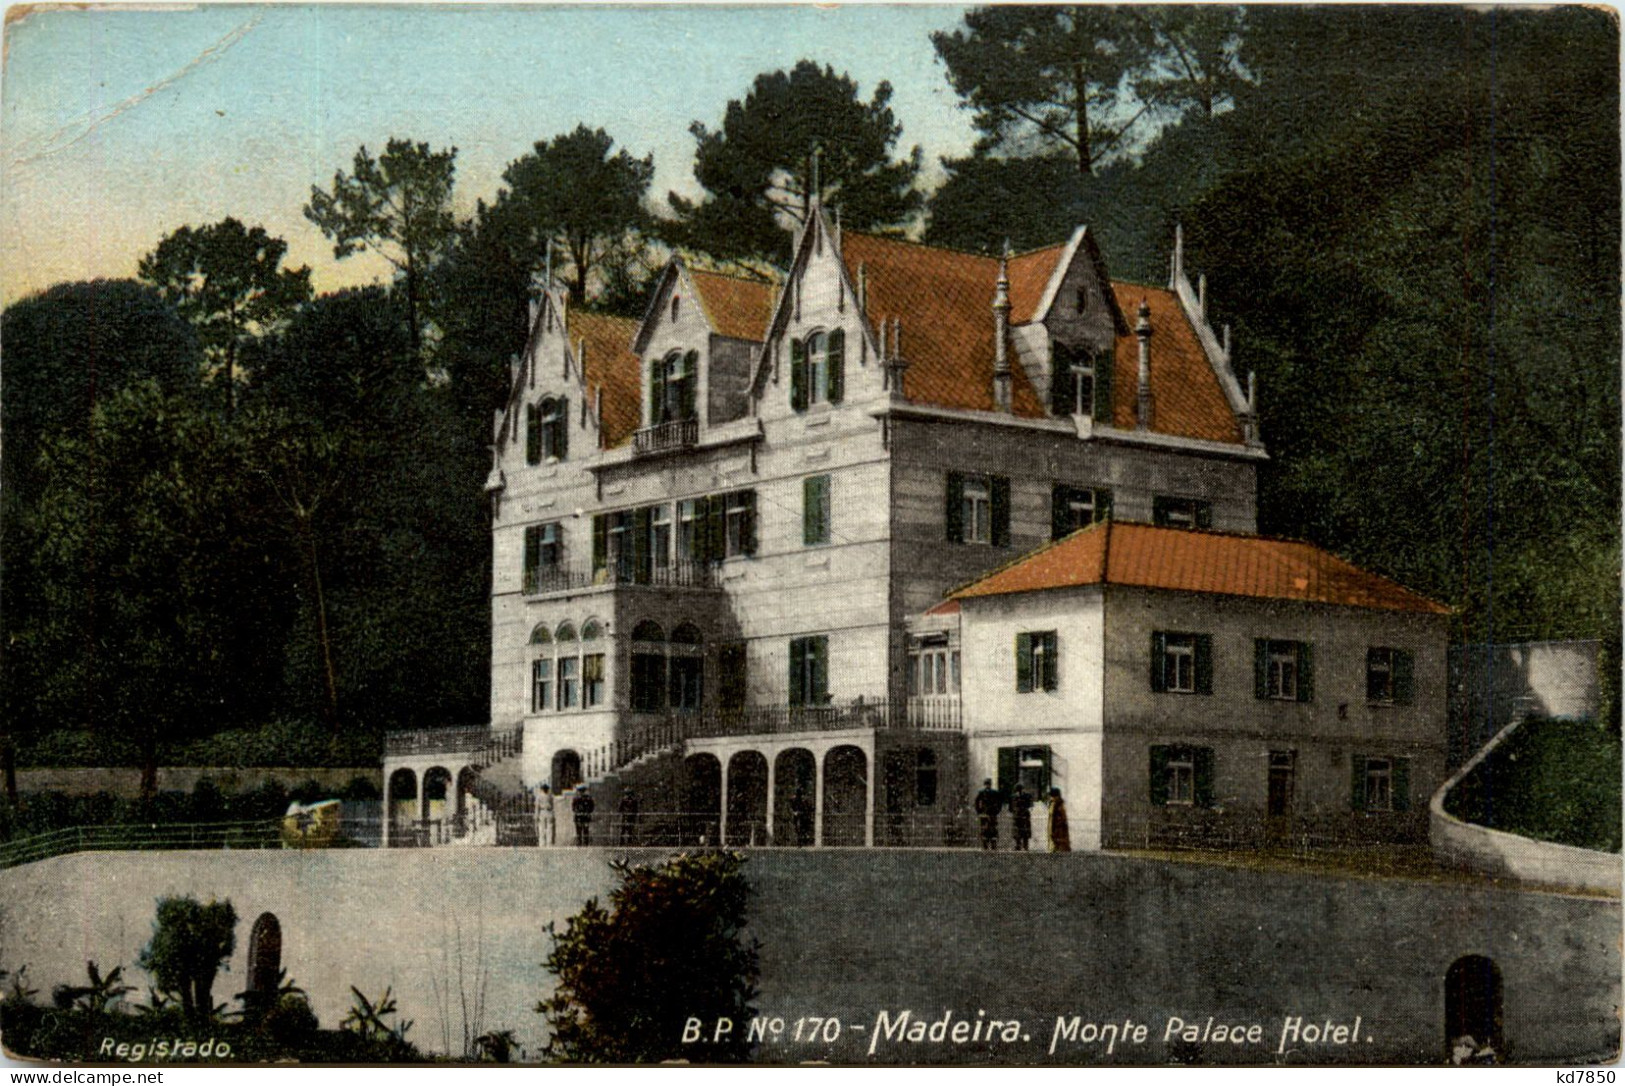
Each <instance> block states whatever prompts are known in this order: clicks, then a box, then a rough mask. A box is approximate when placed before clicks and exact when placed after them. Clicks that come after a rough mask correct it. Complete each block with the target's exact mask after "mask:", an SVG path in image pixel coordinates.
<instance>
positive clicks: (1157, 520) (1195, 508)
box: [1151, 494, 1213, 528]
mask: <svg viewBox="0 0 1625 1086" xmlns="http://www.w3.org/2000/svg"><path fill="white" fill-rule="evenodd" d="M1151 521H1152V523H1153V524H1161V525H1164V526H1166V527H1169V528H1211V527H1213V503H1212V502H1205V501H1201V500H1199V499H1197V498H1170V497H1168V496H1166V495H1162V494H1159V495H1157V496H1156V497H1154V498H1152V499H1151Z"/></svg>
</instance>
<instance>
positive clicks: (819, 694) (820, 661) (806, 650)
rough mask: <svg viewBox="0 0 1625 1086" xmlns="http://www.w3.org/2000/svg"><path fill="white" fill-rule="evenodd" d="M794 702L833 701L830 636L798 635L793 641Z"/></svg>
mask: <svg viewBox="0 0 1625 1086" xmlns="http://www.w3.org/2000/svg"><path fill="white" fill-rule="evenodd" d="M790 704H791V705H793V706H811V705H828V704H829V638H827V637H823V636H819V637H798V638H795V639H794V640H793V641H791V642H790Z"/></svg>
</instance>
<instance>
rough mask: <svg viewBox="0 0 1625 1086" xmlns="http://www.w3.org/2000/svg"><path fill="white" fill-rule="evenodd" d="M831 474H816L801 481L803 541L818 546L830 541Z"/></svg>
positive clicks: (807, 544)
mask: <svg viewBox="0 0 1625 1086" xmlns="http://www.w3.org/2000/svg"><path fill="white" fill-rule="evenodd" d="M829 522H830V502H829V476H828V475H814V476H812V477H811V478H809V479H804V480H802V483H801V542H802V543H803V544H804V545H806V546H808V547H813V546H817V545H818V544H820V543H828V542H829V534H830V531H829Z"/></svg>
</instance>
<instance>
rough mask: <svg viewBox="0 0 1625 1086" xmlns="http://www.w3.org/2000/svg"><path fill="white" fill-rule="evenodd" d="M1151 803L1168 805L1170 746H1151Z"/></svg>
mask: <svg viewBox="0 0 1625 1086" xmlns="http://www.w3.org/2000/svg"><path fill="white" fill-rule="evenodd" d="M1151 803H1152V805H1153V806H1156V807H1166V806H1167V805H1168V748H1167V747H1152V748H1151Z"/></svg>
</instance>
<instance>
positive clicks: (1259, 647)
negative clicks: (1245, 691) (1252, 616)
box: [1253, 637, 1270, 698]
mask: <svg viewBox="0 0 1625 1086" xmlns="http://www.w3.org/2000/svg"><path fill="white" fill-rule="evenodd" d="M1269 696H1270V643H1269V642H1268V641H1266V640H1264V639H1263V638H1262V637H1260V638H1255V639H1254V640H1253V697H1255V698H1267V697H1269Z"/></svg>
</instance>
